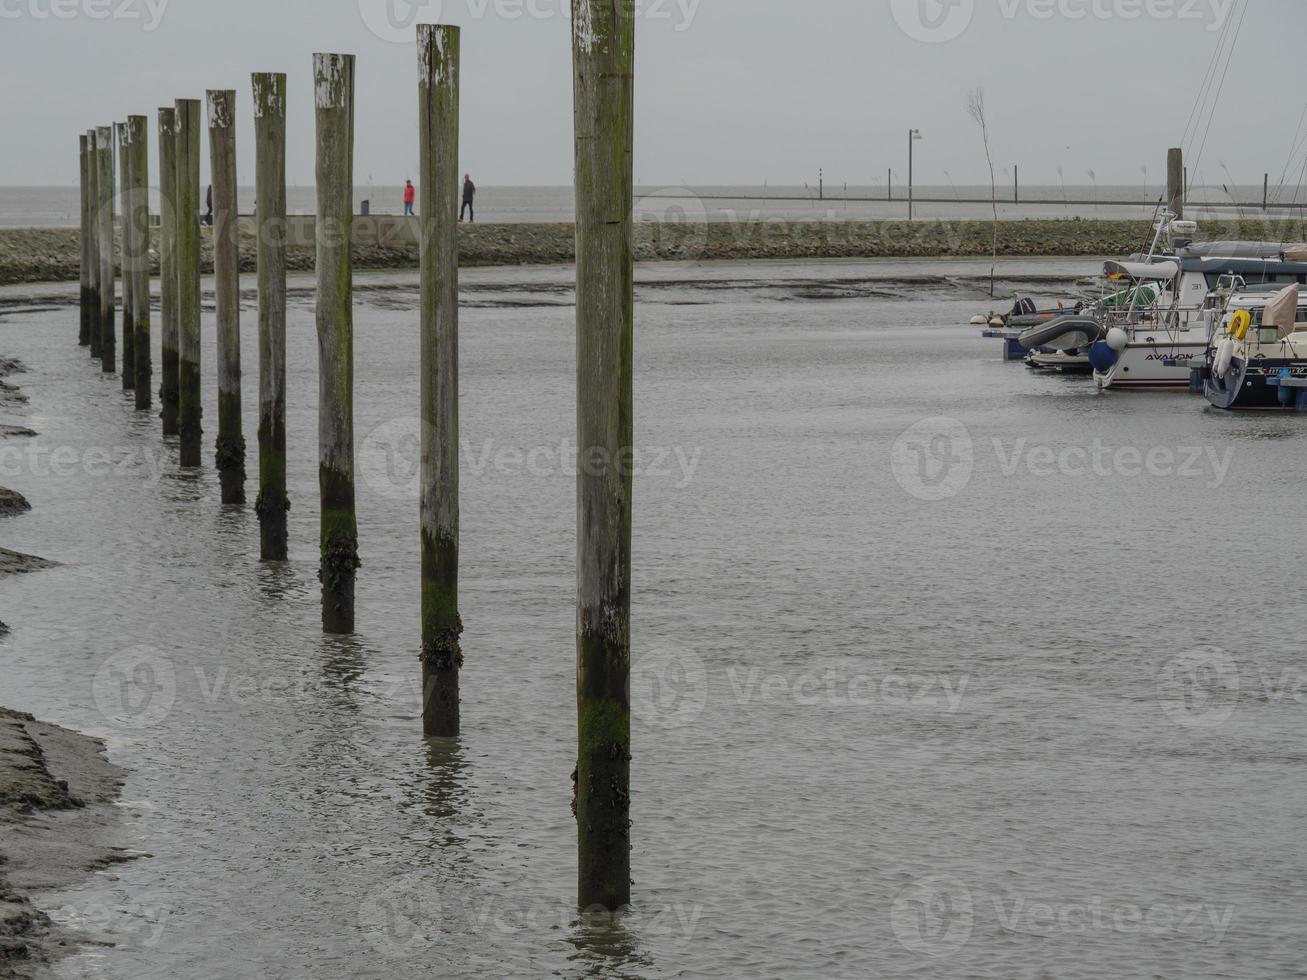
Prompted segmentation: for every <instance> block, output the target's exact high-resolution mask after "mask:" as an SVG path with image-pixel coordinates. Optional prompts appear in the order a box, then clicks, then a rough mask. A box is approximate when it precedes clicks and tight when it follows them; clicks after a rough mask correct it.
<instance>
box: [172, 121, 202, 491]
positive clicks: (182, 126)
mask: <svg viewBox="0 0 1307 980" xmlns="http://www.w3.org/2000/svg"><path fill="white" fill-rule="evenodd" d="M174 153H175V154H176V160H177V186H176V194H175V198H176V215H175V217H176V224H177V233H176V234H177V239H176V256H177V335H178V343H177V380H178V385H177V415H178V427H179V429H180V432H181V437H182V445H181V465H182V466H183V467H196V466H200V465H201V456H202V448H201V440H202V438H203V436H204V431H203V426H202V423H201V419H202V417H203V414H204V413H203V409H202V407H201V403H200V103H199V100H198V99H178V100H177V142H176V145H175V147H174Z"/></svg>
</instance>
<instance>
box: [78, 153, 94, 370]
mask: <svg viewBox="0 0 1307 980" xmlns="http://www.w3.org/2000/svg"><path fill="white" fill-rule="evenodd" d="M87 143H88V141H87V138H86V134H85V133H82V134H81V135H80V136H78V137H77V148H78V157H77V163H78V167H79V181H78V187H79V189H80V190H81V193H82V211H81V218H82V220H81V230H80V231H79V232H78V235H77V244H78V246H79V247H80V250H81V263H82V265H81V274H80V277H79V278H80V280H81V287H82V288H81V302H80V303H79V305H78V312H79V313H80V319H79V321H78V327H77V343H78V345H79V346H81V347H86V346H87V345H89V344H90V343H91V240H90V239H91V202H90V197H89V195H90V189H91V174H90V170H91V161H90V149H89V148H88V145H87Z"/></svg>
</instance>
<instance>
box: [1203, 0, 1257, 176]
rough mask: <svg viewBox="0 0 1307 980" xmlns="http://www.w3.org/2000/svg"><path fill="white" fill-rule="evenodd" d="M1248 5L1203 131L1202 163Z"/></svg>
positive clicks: (1232, 42) (1244, 10) (1231, 43)
mask: <svg viewBox="0 0 1307 980" xmlns="http://www.w3.org/2000/svg"><path fill="white" fill-rule="evenodd" d="M1248 6H1249V4H1248V3H1246V2H1245V3H1244V7H1243V13H1242V14H1240V15H1239V26H1238V27H1237V28H1236V29H1235V32H1234V40H1233V41H1231V42H1230V52H1229V54H1228V55H1227V56H1226V59H1225V70H1224V71H1223V72H1221V84H1220V85H1218V86H1217V88H1216V98H1215V100H1213V102H1212V111H1211V114H1210V115H1209V116H1208V117H1207V129H1206V130H1204V131H1203V142H1202V144H1201V145H1200V146H1199V147H1198V161H1199V162H1200V163H1201V162H1202V159H1203V154H1204V153H1205V152H1206V151H1207V137H1208V136H1210V135H1211V133H1212V123H1214V122H1215V121H1216V110H1217V109H1219V108H1220V105H1221V95H1222V94H1223V93H1224V91H1225V80H1226V78H1228V77H1229V74H1230V62H1232V61H1233V60H1234V52H1235V49H1236V48H1237V47H1238V46H1239V36H1240V35H1241V34H1242V33H1243V23H1244V19H1245V18H1246V17H1247V16H1248Z"/></svg>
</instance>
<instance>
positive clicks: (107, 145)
mask: <svg viewBox="0 0 1307 980" xmlns="http://www.w3.org/2000/svg"><path fill="white" fill-rule="evenodd" d="M95 149H96V154H95V155H96V159H97V163H98V164H99V175H100V176H99V187H98V188H97V192H98V194H99V205H100V206H99V208H98V216H97V218H96V221H97V225H98V231H99V238H100V370H101V371H103V372H104V373H105V374H113V372H114V369H115V358H114V349H115V346H116V343H115V341H114V335H113V332H114V327H115V326H116V324H115V320H114V317H115V316H116V314H117V294H116V290H115V288H114V279H115V277H116V276H117V270H116V269H115V268H114V253H113V233H114V227H113V223H114V213H113V211H114V209H113V197H114V179H113V171H114V167H113V127H112V126H101V127H100V128H99V129H97V130H96V131H95Z"/></svg>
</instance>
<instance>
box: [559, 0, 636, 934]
mask: <svg viewBox="0 0 1307 980" xmlns="http://www.w3.org/2000/svg"><path fill="white" fill-rule="evenodd" d="M632 2H633V0H618V2H613V0H576V3H575V5H574V8H573V17H572V48H573V63H574V100H575V106H574V112H575V128H576V178H575V179H576V253H577V254H576V298H577V304H576V321H577V402H578V404H577V429H578V432H577V444H578V446H579V447H580V452H581V456H580V459H581V461H582V462H581V466H580V467H579V469H578V477H577V637H576V653H577V709H578V759H577V768H576V818H577V839H578V858H579V861H578V871H579V874H578V882H579V894H580V904H581V906H582V907H583V908H589V907H592V906H602V907H604V908H608V909H617V908H620V907H622V906H625V905H627V904H629V902H630V897H631V880H630V879H631V842H630V825H631V820H630V810H631V796H630V784H631V712H630V695H629V676H630V657H631V637H630V621H631V491H632V471H631V466H630V458H629V457H630V454H631V446H632V442H633V439H634V432H633V430H634V425H633V409H632V370H633V361H632V325H633V318H634V314H633V304H634V290H633V276H634V266H633V256H632V251H631V230H632V210H633V197H634V194H633V185H634V180H633V172H632V158H631V150H632V145H631V144H632V137H633V129H634V127H633V110H634V100H633V80H632V72H633V66H634V50H635V27H634V25H635V20H634V12H633V10H632Z"/></svg>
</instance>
